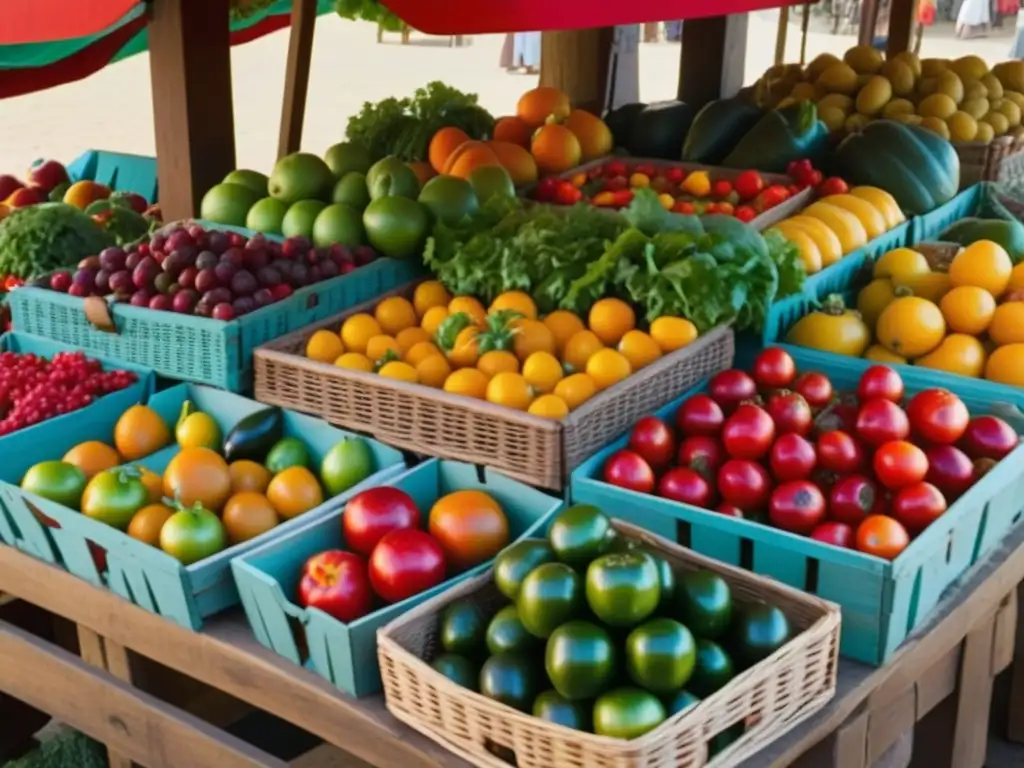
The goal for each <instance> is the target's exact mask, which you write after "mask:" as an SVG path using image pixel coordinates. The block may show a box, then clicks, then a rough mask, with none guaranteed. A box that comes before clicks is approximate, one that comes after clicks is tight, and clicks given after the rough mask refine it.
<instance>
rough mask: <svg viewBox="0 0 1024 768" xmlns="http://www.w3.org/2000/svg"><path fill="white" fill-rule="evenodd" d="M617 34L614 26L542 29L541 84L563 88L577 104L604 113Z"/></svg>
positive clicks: (581, 107)
mask: <svg viewBox="0 0 1024 768" xmlns="http://www.w3.org/2000/svg"><path fill="white" fill-rule="evenodd" d="M614 36H615V29H614V27H598V28H596V29H577V30H570V31H565V32H543V33H542V34H541V43H540V84H541V85H550V86H553V87H555V88H558V89H560V90H562V91H563V92H565V93H566V94H568V96H569V100H570V101H571V102H572V104H573V106H575V107H579V108H580V109H586V110H588V111H590V112H594V113H595V114H598V115H599V114H601V113H602V112H603V111H604V106H605V105H604V101H605V95H606V93H607V85H608V66H609V58H610V54H611V49H612V42H613V40H614Z"/></svg>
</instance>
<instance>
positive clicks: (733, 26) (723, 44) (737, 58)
mask: <svg viewBox="0 0 1024 768" xmlns="http://www.w3.org/2000/svg"><path fill="white" fill-rule="evenodd" d="M746 50H747V15H746V14H745V13H740V14H735V15H733V16H716V17H712V18H708V19H691V20H688V21H684V22H683V50H682V54H681V56H680V62H679V99H680V100H681V101H685V102H686V103H687V104H689V105H690V106H692V107H693V108H694V109H700V108H701V107H703V106H704V105H705V104H707V103H708V102H709V101H714V100H715V99H720V98H723V97H728V96H733V95H734V94H735V93H736V92H737V91H739V89H740V88H742V87H743V77H744V71H743V69H744V66H745V61H746V58H745V57H746ZM688 73H689V75H688Z"/></svg>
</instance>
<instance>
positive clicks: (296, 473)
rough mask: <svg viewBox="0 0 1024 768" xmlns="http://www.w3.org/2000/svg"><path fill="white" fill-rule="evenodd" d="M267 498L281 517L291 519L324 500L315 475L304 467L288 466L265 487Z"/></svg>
mask: <svg viewBox="0 0 1024 768" xmlns="http://www.w3.org/2000/svg"><path fill="white" fill-rule="evenodd" d="M267 498H268V499H269V500H270V503H271V504H272V505H273V506H274V509H275V510H276V511H277V514H279V515H280V516H281V517H283V518H285V519H286V520H291V519H292V518H293V517H298V516H299V515H301V514H302V513H303V512H308V511H309V510H311V509H313V507H318V506H320V505H321V504H323V502H324V492H323V490H322V489H321V488H320V483H319V482H318V481H317V479H316V476H315V475H314V474H313V473H312V472H310V471H309V470H308V469H306V468H305V467H288V469H286V470H284V471H283V472H279V473H278V474H277V475H276V476H275V477H274V479H273V480H271V481H270V486H269V487H268V488H267Z"/></svg>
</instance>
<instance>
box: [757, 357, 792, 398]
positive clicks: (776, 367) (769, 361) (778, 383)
mask: <svg viewBox="0 0 1024 768" xmlns="http://www.w3.org/2000/svg"><path fill="white" fill-rule="evenodd" d="M795 378H796V363H794V362H793V358H792V356H791V355H790V354H789V352H787V351H786V350H784V349H782V348H781V347H768V349H766V350H764V351H763V352H762V353H761V354H759V355H758V356H757V358H755V360H754V381H755V382H757V385H758V386H759V387H761V388H762V389H785V388H786V387H788V386H789V385H790V384H792V383H793V379H795Z"/></svg>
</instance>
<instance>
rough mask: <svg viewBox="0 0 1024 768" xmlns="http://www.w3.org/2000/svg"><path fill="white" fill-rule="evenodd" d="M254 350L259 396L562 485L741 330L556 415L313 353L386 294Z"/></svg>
mask: <svg viewBox="0 0 1024 768" xmlns="http://www.w3.org/2000/svg"><path fill="white" fill-rule="evenodd" d="M414 287H415V284H414V283H410V284H408V285H406V286H404V287H403V288H399V289H396V290H394V291H391V292H390V293H387V294H384V295H383V296H380V297H378V298H377V299H375V300H374V301H372V302H367V303H366V304H363V305H361V306H358V307H355V308H353V309H351V310H348V311H346V312H343V313H341V314H338V315H335V316H334V317H331V318H329V319H327V320H324V321H323V322H320V323H316V324H314V325H310V326H307V327H305V328H303V329H302V330H300V331H296V332H295V333H291V334H288V335H287V336H282V337H281V338H279V339H275V340H274V341H271V342H269V343H267V344H265V345H263V346H262V347H259V348H257V349H256V351H255V353H254V355H253V357H254V364H255V369H256V399H257V400H259V401H261V402H264V403H268V404H271V405H279V406H283V407H287V408H291V409H293V410H298V411H303V412H306V413H313V414H316V415H318V416H321V417H322V418H324V419H326V420H327V421H329V422H330V423H332V424H335V425H338V426H342V427H345V428H346V429H350V430H354V431H357V432H364V433H367V434H370V435H373V436H374V437H376V438H377V439H378V440H381V441H382V442H385V443H388V444H390V445H394V446H397V447H399V448H405V449H406V450H410V451H416V452H418V453H426V454H429V455H431V456H440V457H442V458H446V459H457V460H459V461H466V462H471V463H474V464H486V465H487V466H490V467H494V468H495V469H498V470H501V471H502V472H504V473H505V474H507V475H509V476H511V477H514V478H516V479H517V480H521V481H523V482H525V483H529V484H530V485H536V486H540V487H542V488H547V489H551V490H556V491H558V490H561V489H562V488H563V486H564V485H565V483H566V482H567V481H568V477H569V473H570V472H571V471H572V470H573V469H574V468H575V467H577V466H579V465H580V464H581V463H582V462H583V461H584V460H585V459H586V458H587V457H588V456H590V455H591V454H593V453H594V452H595V451H597V450H599V449H600V448H601V447H603V446H604V445H606V444H607V443H608V442H610V441H611V440H613V439H614V438H616V437H618V436H619V435H620V434H621V433H623V432H625V431H626V430H627V429H629V428H630V427H631V426H632V425H633V423H634V422H635V421H636V420H637V419H638V418H640V417H641V416H644V415H646V414H648V413H651V412H653V411H656V410H657V409H658V408H660V407H661V406H663V405H664V404H665V403H667V402H669V401H670V400H672V398H674V397H676V396H677V395H678V394H679V393H680V392H684V391H686V390H687V389H688V388H689V387H691V386H693V385H694V384H696V383H697V382H698V381H700V380H701V379H702V378H705V377H706V376H708V375H710V374H711V373H714V372H716V371H719V370H722V369H724V368H728V367H729V366H730V365H731V364H732V360H733V353H734V339H733V332H732V330H731V329H729V328H727V327H719V328H714V329H712V330H711V331H709V332H708V333H706V334H704V335H703V336H701V337H700V338H698V339H697V340H696V341H695V342H693V343H692V344H690V345H688V346H687V347H685V348H683V349H680V350H678V351H676V352H673V353H671V354H669V355H665V356H664V357H662V358H661V359H660V360H658V361H657V362H655V363H652V364H651V365H649V366H647V367H646V368H644V369H642V370H640V371H638V372H637V373H635V374H633V375H632V376H630V377H629V378H628V379H626V380H625V381H623V382H620V383H619V384H616V385H615V386H613V387H611V388H609V389H607V390H605V391H604V392H601V393H599V394H598V395H596V396H595V397H593V398H591V399H590V400H588V401H587V402H586V403H584V404H583V405H582V406H580V407H579V408H577V409H576V410H575V411H573V412H572V413H570V414H569V415H568V416H566V417H565V418H564V419H562V420H560V421H555V420H552V419H546V418H541V417H539V416H533V415H530V414H527V413H521V412H518V411H514V410H511V409H509V408H504V407H501V406H497V405H493V404H491V403H487V402H483V401H480V400H474V399H472V398H468V397H463V396H460V395H453V394H449V393H447V392H443V391H441V390H438V389H432V388H430V387H426V386H422V385H419V384H408V383H406V382H402V381H396V380H393V379H385V378H382V377H380V376H377V375H375V374H372V373H363V372H361V371H351V370H346V369H343V368H338V367H336V366H333V365H327V364H325V363H319V362H316V361H314V360H310V359H308V358H306V357H305V355H304V350H305V348H306V341H307V339H309V337H310V336H312V335H313V333H314V332H315V331H317V330H320V329H322V328H330V329H333V330H337V329H338V328H339V327H340V326H341V324H342V322H343V321H344V320H345V318H347V317H349V316H350V315H353V314H355V313H358V312H372V311H373V307H375V306H376V305H377V303H379V302H380V300H381V299H383V298H385V297H386V296H393V295H403V296H411V295H412V291H413V289H414Z"/></svg>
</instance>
